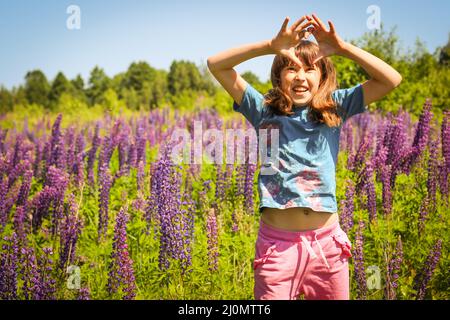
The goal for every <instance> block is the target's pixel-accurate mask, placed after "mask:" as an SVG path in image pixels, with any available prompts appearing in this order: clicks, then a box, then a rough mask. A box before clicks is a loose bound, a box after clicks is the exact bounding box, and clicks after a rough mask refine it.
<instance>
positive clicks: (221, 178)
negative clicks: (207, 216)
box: [215, 164, 226, 203]
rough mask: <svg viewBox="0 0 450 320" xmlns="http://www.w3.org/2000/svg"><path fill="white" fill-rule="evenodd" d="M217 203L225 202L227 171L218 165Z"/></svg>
mask: <svg viewBox="0 0 450 320" xmlns="http://www.w3.org/2000/svg"><path fill="white" fill-rule="evenodd" d="M215 167H216V196H215V198H216V201H217V202H218V203H220V202H222V201H224V200H225V174H226V173H225V171H223V170H222V165H221V164H216V165H215Z"/></svg>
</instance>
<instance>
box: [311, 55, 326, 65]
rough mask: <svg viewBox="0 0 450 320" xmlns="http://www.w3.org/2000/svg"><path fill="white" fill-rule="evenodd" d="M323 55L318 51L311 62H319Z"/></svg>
mask: <svg viewBox="0 0 450 320" xmlns="http://www.w3.org/2000/svg"><path fill="white" fill-rule="evenodd" d="M323 57H324V55H323V54H320V53H319V54H318V55H317V56H316V57H315V58H314V60H313V64H316V63H317V62H319V61H320V60H321V59H322V58H323Z"/></svg>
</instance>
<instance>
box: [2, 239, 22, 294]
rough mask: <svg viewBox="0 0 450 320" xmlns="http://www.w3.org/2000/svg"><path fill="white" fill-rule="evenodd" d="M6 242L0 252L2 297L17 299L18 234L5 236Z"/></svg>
mask: <svg viewBox="0 0 450 320" xmlns="http://www.w3.org/2000/svg"><path fill="white" fill-rule="evenodd" d="M4 240H5V243H4V244H3V246H2V249H3V252H2V253H1V254H0V298H1V299H2V300H15V299H16V298H17V268H18V257H19V246H18V240H17V235H16V233H15V232H13V234H12V236H10V237H4Z"/></svg>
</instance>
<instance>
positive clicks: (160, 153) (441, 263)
mask: <svg viewBox="0 0 450 320" xmlns="http://www.w3.org/2000/svg"><path fill="white" fill-rule="evenodd" d="M63 118H64V115H62V114H59V115H58V116H57V117H56V119H51V118H48V117H47V116H46V117H43V118H42V119H40V120H39V121H37V123H36V125H34V126H33V127H29V126H28V125H23V126H22V125H21V124H17V126H16V128H13V129H6V128H2V129H0V235H1V239H0V242H1V243H0V244H1V246H0V299H81V300H83V299H253V271H252V261H253V257H254V243H255V240H256V234H257V229H258V223H259V214H258V210H257V208H258V204H259V203H258V197H257V189H256V183H255V182H256V178H257V175H258V170H259V169H258V166H257V165H255V164H253V163H250V162H249V161H245V162H243V163H235V164H230V163H223V164H217V163H210V162H208V161H204V162H203V163H200V164H194V163H193V164H189V163H182V164H178V163H174V162H173V161H172V159H171V157H170V150H171V147H172V144H171V143H170V137H171V134H172V133H173V131H174V130H175V129H177V128H187V129H188V130H189V133H190V134H191V135H192V137H193V134H194V133H193V125H192V124H193V123H194V121H201V123H202V126H203V127H204V128H205V129H211V128H215V129H218V130H225V129H227V128H242V129H248V128H250V124H249V123H247V122H245V121H243V120H242V118H241V117H240V116H239V115H236V116H233V117H230V118H221V117H219V115H218V114H216V113H215V112H214V111H213V110H201V111H198V112H196V113H192V112H190V113H174V112H171V111H169V109H158V110H153V111H151V112H149V113H146V114H136V115H135V116H131V117H125V116H116V117H112V116H108V115H106V116H105V117H104V118H102V119H99V120H98V121H96V122H93V123H91V122H79V123H68V124H67V125H65V126H63V125H62V124H63V122H64V121H63V120H64V119H63ZM0 128H1V127H0ZM203 143H204V144H206V141H203ZM247 160H248V159H247ZM449 175H450V112H449V111H447V112H445V113H444V114H443V116H442V119H437V117H435V116H434V114H433V112H432V104H431V101H430V100H427V101H426V102H425V103H424V107H423V111H422V114H421V116H420V117H419V119H417V120H416V121H414V120H413V118H412V116H411V115H410V114H409V113H408V112H406V111H404V110H402V109H400V111H399V112H397V113H396V114H391V113H388V114H387V115H385V116H381V115H380V114H376V113H369V112H367V113H365V114H361V115H358V116H355V117H354V118H352V119H351V120H349V121H348V122H347V123H346V124H345V126H344V127H343V128H342V131H341V141H340V153H339V160H338V168H337V175H336V178H337V189H336V190H337V198H338V201H339V214H340V221H341V225H342V228H343V229H344V230H345V231H346V232H347V233H348V235H349V237H350V239H351V241H352V245H353V247H352V254H353V258H352V259H351V260H350V273H351V274H350V275H351V298H352V299H449V298H450V257H449V251H448V244H449V242H450V236H449V233H448V231H447V230H448V227H449V219H450V210H449V209H448V208H449ZM74 267H75V268H74ZM373 267H375V268H373ZM73 270H75V271H76V272H75V271H73ZM373 270H375V271H377V272H375V273H373V272H372V271H373ZM374 277H376V278H377V280H378V282H377V283H379V284H380V285H379V286H374V285H373V283H372V282H368V279H369V278H371V279H373V278H374ZM74 284H75V285H74Z"/></svg>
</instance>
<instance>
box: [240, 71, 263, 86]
mask: <svg viewBox="0 0 450 320" xmlns="http://www.w3.org/2000/svg"><path fill="white" fill-rule="evenodd" d="M241 77H242V78H244V80H245V81H247V82H248V83H250V85H252V86H253V87H255V86H258V85H261V81H260V80H259V78H258V76H257V75H256V74H254V73H253V72H251V71H246V72H244V73H243V74H241Z"/></svg>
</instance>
